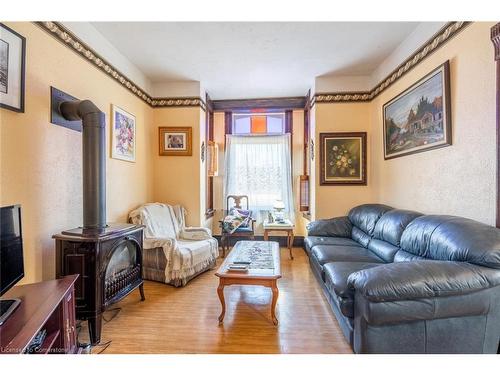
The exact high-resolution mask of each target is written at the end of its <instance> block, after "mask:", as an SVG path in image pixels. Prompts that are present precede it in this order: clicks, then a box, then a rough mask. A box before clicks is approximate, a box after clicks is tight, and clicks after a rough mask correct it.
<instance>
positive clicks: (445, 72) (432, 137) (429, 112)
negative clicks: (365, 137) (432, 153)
mask: <svg viewBox="0 0 500 375" xmlns="http://www.w3.org/2000/svg"><path fill="white" fill-rule="evenodd" d="M383 117H384V118H383V122H384V158H385V159H392V158H397V157H399V156H403V155H409V154H414V153H417V152H422V151H428V150H431V149H435V148H439V147H444V146H450V145H451V110H450V67H449V61H446V62H445V63H444V64H442V65H440V66H438V67H437V68H436V69H434V70H433V71H432V72H430V73H429V74H427V75H426V76H425V77H423V78H422V79H421V80H419V81H418V82H416V83H415V84H413V85H412V86H411V87H409V88H408V89H406V90H405V91H403V92H402V93H401V94H399V95H398V96H396V97H395V98H394V99H392V100H390V101H389V102H387V103H385V104H384V106H383Z"/></svg>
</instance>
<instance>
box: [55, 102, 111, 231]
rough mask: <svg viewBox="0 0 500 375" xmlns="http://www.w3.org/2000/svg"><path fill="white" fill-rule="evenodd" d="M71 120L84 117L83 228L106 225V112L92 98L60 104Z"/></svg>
mask: <svg viewBox="0 0 500 375" xmlns="http://www.w3.org/2000/svg"><path fill="white" fill-rule="evenodd" d="M59 112H60V113H61V115H62V116H63V117H64V118H65V119H66V120H68V121H75V120H82V159H83V160H82V166H83V229H103V228H104V227H106V144H105V138H106V136H105V133H104V132H105V127H106V121H105V117H104V113H103V112H101V111H100V110H99V108H97V106H96V105H95V104H94V103H92V102H91V101H90V100H75V101H67V102H63V103H61V104H60V105H59Z"/></svg>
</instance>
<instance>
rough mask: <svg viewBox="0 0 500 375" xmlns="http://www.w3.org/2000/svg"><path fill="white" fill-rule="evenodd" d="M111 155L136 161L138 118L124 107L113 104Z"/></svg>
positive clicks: (114, 157)
mask: <svg viewBox="0 0 500 375" xmlns="http://www.w3.org/2000/svg"><path fill="white" fill-rule="evenodd" d="M111 119H112V120H111V157H112V158H113V159H119V160H124V161H128V162H135V149H136V141H137V139H136V136H137V133H136V119H135V116H134V115H132V114H130V113H129V112H127V111H125V110H124V109H122V108H120V107H118V106H116V105H114V104H113V105H111Z"/></svg>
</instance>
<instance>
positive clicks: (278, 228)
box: [263, 219, 295, 259]
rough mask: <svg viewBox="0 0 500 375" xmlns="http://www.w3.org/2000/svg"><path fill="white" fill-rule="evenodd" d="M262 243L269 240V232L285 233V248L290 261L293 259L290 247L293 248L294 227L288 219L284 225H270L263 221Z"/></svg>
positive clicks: (275, 223) (274, 223)
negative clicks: (288, 253)
mask: <svg viewBox="0 0 500 375" xmlns="http://www.w3.org/2000/svg"><path fill="white" fill-rule="evenodd" d="M263 226H264V241H268V240H269V232H286V235H287V242H286V243H287V247H288V251H289V252H290V259H293V254H292V247H293V240H294V234H293V228H294V227H295V225H294V224H293V223H292V222H291V221H290V220H288V219H285V221H284V223H278V222H276V221H275V222H273V223H270V222H269V221H267V220H265V221H264V225H263Z"/></svg>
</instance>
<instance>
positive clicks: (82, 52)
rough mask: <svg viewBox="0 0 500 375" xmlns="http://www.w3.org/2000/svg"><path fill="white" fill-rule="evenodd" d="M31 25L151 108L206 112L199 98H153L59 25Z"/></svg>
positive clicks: (49, 23)
mask: <svg viewBox="0 0 500 375" xmlns="http://www.w3.org/2000/svg"><path fill="white" fill-rule="evenodd" d="M33 23H34V24H35V25H37V26H39V27H40V28H41V29H42V30H44V31H46V32H47V33H49V34H50V35H51V36H53V37H54V38H55V39H57V40H58V41H59V42H61V43H62V44H64V45H65V46H66V47H68V48H69V49H71V50H72V51H73V52H75V53H76V54H78V55H79V56H80V57H82V58H83V59H85V60H87V61H88V62H89V63H91V64H92V65H93V66H94V67H95V68H97V69H99V70H100V71H101V72H103V73H104V74H106V75H107V76H108V77H110V78H111V79H113V80H114V81H115V82H117V83H119V84H120V85H121V86H123V87H124V88H125V89H126V90H128V91H130V92H131V93H132V94H133V95H135V96H137V97H138V98H139V99H141V100H142V101H144V102H145V103H146V104H148V105H149V106H151V107H153V108H171V107H200V108H201V109H202V110H203V111H205V110H206V104H205V102H204V101H203V99H202V98H201V97H191V98H153V97H152V96H151V95H149V94H148V93H147V92H146V91H145V90H144V89H142V88H141V87H140V86H139V85H137V84H136V83H134V81H132V80H131V79H130V78H128V77H127V76H126V75H125V74H123V73H122V72H120V71H119V70H118V69H117V68H116V67H114V66H113V65H112V64H111V63H110V62H109V61H107V60H106V59H105V58H103V57H102V56H101V55H99V53H97V52H96V51H95V50H94V49H92V48H91V47H90V46H89V45H88V44H86V43H85V42H83V41H82V40H81V39H80V38H78V37H77V36H76V35H75V34H73V33H72V32H71V31H69V30H68V29H67V28H66V27H64V26H63V25H62V24H61V23H59V22H53V21H46V22H33Z"/></svg>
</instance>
